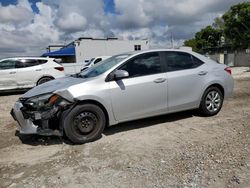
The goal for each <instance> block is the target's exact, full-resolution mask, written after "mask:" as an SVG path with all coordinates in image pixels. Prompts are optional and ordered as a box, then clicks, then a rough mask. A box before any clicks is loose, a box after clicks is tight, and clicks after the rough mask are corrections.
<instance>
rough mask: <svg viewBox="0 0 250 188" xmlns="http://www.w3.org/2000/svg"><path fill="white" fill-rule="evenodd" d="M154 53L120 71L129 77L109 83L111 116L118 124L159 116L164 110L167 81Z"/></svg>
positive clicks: (140, 58)
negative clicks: (124, 71)
mask: <svg viewBox="0 0 250 188" xmlns="http://www.w3.org/2000/svg"><path fill="white" fill-rule="evenodd" d="M160 59H161V58H160V54H159V53H158V52H150V53H145V54H141V55H138V56H136V57H134V58H132V59H130V60H128V61H127V62H125V63H124V64H123V65H122V66H121V67H120V68H118V69H120V70H126V71H127V72H128V73H129V77H128V78H125V79H122V80H118V81H110V82H109V84H110V95H111V101H112V106H113V113H114V116H115V118H116V120H118V121H125V120H131V119H138V118H142V117H147V116H153V115H156V114H161V113H164V112H166V110H167V79H166V73H163V67H162V64H161V60H160Z"/></svg>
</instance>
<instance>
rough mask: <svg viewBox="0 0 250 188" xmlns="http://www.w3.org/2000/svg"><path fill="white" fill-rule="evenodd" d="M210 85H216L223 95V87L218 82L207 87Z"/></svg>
mask: <svg viewBox="0 0 250 188" xmlns="http://www.w3.org/2000/svg"><path fill="white" fill-rule="evenodd" d="M210 87H217V88H218V89H219V90H220V91H221V93H222V95H223V97H224V88H223V87H222V86H221V85H220V84H212V85H210V86H209V87H208V88H210Z"/></svg>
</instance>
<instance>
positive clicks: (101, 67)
mask: <svg viewBox="0 0 250 188" xmlns="http://www.w3.org/2000/svg"><path fill="white" fill-rule="evenodd" d="M130 55H131V54H121V55H116V56H113V57H110V58H108V59H105V60H103V61H101V62H100V63H97V64H95V65H94V66H92V67H90V68H88V69H85V70H83V71H82V72H80V73H79V74H78V76H80V77H83V78H91V77H96V76H99V75H100V74H102V73H104V72H106V71H107V70H109V69H110V68H112V67H113V66H115V65H117V64H118V63H120V62H121V61H122V60H124V59H125V58H127V57H128V56H130Z"/></svg>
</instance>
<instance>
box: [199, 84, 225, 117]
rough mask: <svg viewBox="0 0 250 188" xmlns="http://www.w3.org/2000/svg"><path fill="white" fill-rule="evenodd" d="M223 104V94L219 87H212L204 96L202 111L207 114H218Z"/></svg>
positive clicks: (201, 105)
mask: <svg viewBox="0 0 250 188" xmlns="http://www.w3.org/2000/svg"><path fill="white" fill-rule="evenodd" d="M222 104H223V95H222V92H221V90H220V89H219V88H217V87H210V88H208V89H207V90H206V91H205V93H204V94H203V96H202V100H201V104H200V108H199V109H200V112H201V113H202V114H203V115H205V116H213V115H216V114H217V113H218V112H219V111H220V109H221V107H222Z"/></svg>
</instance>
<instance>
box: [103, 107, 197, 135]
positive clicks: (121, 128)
mask: <svg viewBox="0 0 250 188" xmlns="http://www.w3.org/2000/svg"><path fill="white" fill-rule="evenodd" d="M198 115H199V114H198V113H197V111H196V110H189V111H185V112H177V113H173V114H166V115H160V116H155V117H151V118H144V119H140V120H135V121H129V122H126V123H119V124H117V125H114V126H110V127H107V128H106V129H105V130H104V132H103V134H104V135H106V136H109V135H113V134H116V133H120V132H126V131H130V130H134V129H141V128H145V127H150V126H154V125H157V124H161V123H168V122H175V121H178V120H181V119H186V118H191V117H193V116H198Z"/></svg>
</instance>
